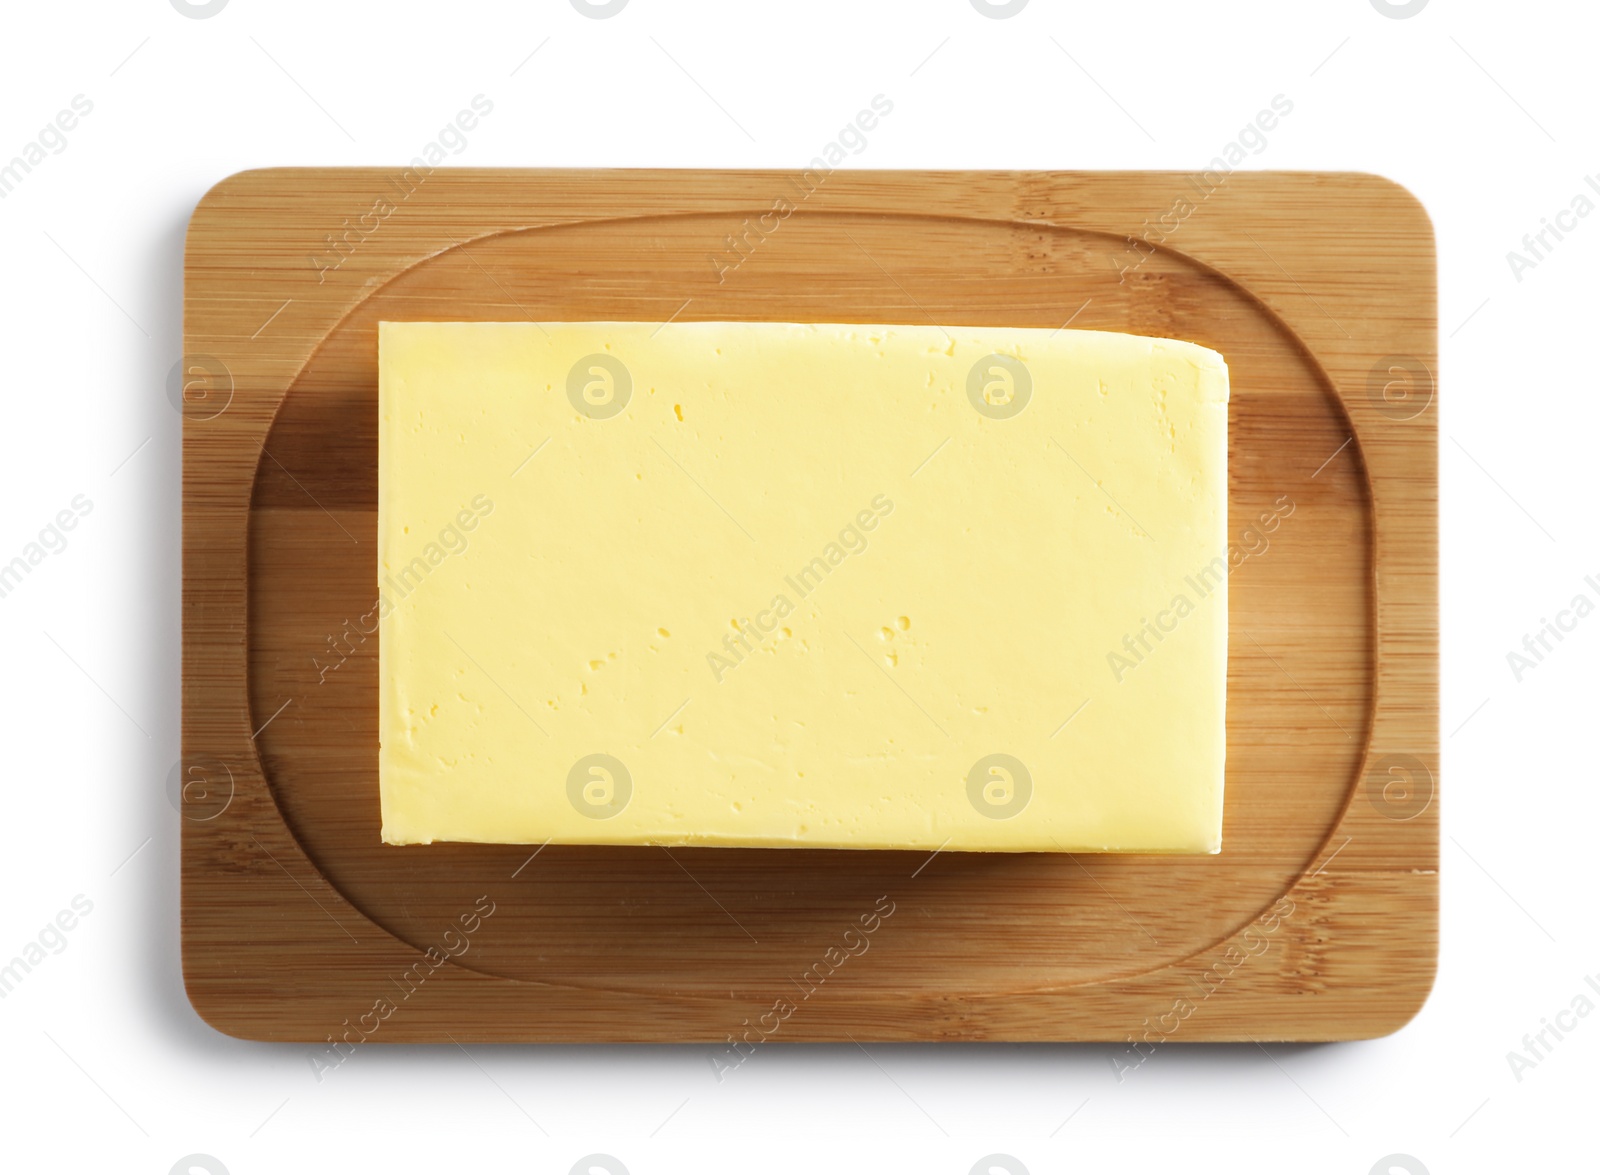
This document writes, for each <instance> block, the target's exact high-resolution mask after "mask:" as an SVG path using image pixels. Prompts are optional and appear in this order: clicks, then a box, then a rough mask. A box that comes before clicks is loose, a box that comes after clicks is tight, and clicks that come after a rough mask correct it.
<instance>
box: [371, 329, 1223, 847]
mask: <svg viewBox="0 0 1600 1175" xmlns="http://www.w3.org/2000/svg"><path fill="white" fill-rule="evenodd" d="M379 367H380V377H379V379H380V390H379V415H380V424H379V462H378V464H379V477H378V481H379V512H378V568H377V576H378V591H379V615H380V626H379V627H380V644H379V649H380V653H379V658H380V671H379V672H380V686H379V738H380V744H381V749H380V752H379V786H380V792H381V797H382V811H383V839H384V840H385V841H387V842H389V843H391V844H418V843H428V842H431V841H479V842H510V843H528V844H545V843H556V844H611V845H742V846H771V847H800V846H803V847H836V848H873V849H915V850H919V851H922V852H932V851H935V850H940V849H942V850H945V851H957V850H990V851H1013V852H1085V851H1088V852H1095V851H1104V852H1170V853H1215V852H1217V851H1219V849H1220V846H1221V836H1222V793H1223V753H1224V723H1223V714H1224V695H1225V689H1226V676H1227V619H1228V605H1227V582H1226V578H1227V563H1226V560H1227V544H1226V537H1225V532H1226V525H1227V482H1228V479H1227V432H1228V427H1227V424H1228V405H1227V400H1228V378H1227V368H1226V366H1225V364H1224V363H1223V360H1222V358H1221V357H1220V356H1219V355H1217V354H1216V353H1215V352H1213V351H1210V350H1207V349H1205V348H1203V347H1200V346H1196V345H1193V344H1189V343H1183V342H1173V341H1168V340H1163V339H1151V338H1142V337H1138V336H1133V335H1125V334H1116V333H1104V332H1092V331H1071V330H1044V329H1021V328H1002V327H957V326H951V327H938V326H867V325H855V326H851V325H821V324H811V325H797V324H785V323H740V322H697V323H678V322H672V323H667V324H665V325H662V324H659V323H632V322H607V323H597V322H560V323H558V322H542V323H533V322H505V323H430V322H385V323H383V324H381V326H380V328H379Z"/></svg>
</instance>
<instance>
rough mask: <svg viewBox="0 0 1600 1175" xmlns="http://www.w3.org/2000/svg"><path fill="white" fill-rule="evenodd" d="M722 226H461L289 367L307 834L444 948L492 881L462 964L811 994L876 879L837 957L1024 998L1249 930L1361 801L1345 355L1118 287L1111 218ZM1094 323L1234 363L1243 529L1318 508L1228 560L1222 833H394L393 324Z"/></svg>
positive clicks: (1362, 551)
mask: <svg viewBox="0 0 1600 1175" xmlns="http://www.w3.org/2000/svg"><path fill="white" fill-rule="evenodd" d="M727 219H728V218H727V217H726V216H720V217H715V218H707V217H701V216H680V217H663V218H650V219H648V220H645V221H638V220H624V221H603V222H594V223H587V224H582V225H567V226H552V227H548V228H539V229H529V230H522V231H515V232H509V233H504V234H500V235H496V236H492V237H487V238H480V239H477V240H474V241H470V242H468V243H466V244H465V245H463V246H459V247H456V248H452V249H448V250H446V251H444V252H442V253H439V254H437V255H435V256H433V257H430V258H428V259H426V260H424V261H422V262H419V263H418V264H416V265H414V266H412V267H411V268H409V269H408V270H406V271H405V272H404V273H402V274H401V275H399V276H398V277H396V278H395V279H393V280H392V281H390V282H388V283H386V284H385V285H383V286H382V287H380V288H378V289H377V290H375V291H374V292H373V293H372V294H371V295H370V296H369V297H368V298H367V299H366V300H365V301H363V302H362V303H361V304H360V305H359V306H357V307H356V308H355V309H354V310H353V311H352V312H351V313H350V314H349V315H348V316H347V317H346V318H345V319H344V320H343V321H342V322H341V323H340V324H339V325H338V326H337V327H336V328H335V329H334V330H333V331H332V332H330V334H329V335H328V336H327V338H326V339H324V340H323V342H322V343H321V344H320V345H319V346H318V348H317V349H316V351H315V352H314V353H313V355H312V357H311V359H310V360H309V361H308V362H307V364H306V366H305V367H304V369H303V370H302V371H301V372H300V373H299V375H298V376H297V378H296V380H295V381H294V383H293V385H292V386H291V388H290V390H289V392H288V394H287V395H286V397H285V399H284V401H283V404H282V406H281V408H280V410H279V412H278V415H277V417H276V419H275V421H274V424H273V428H272V431H271V433H270V435H269V437H268V440H267V451H268V452H269V453H270V454H271V457H272V460H263V461H262V462H261V465H260V468H259V470H258V473H257V479H256V485H255V490H254V494H253V498H252V508H251V517H250V559H249V567H250V604H249V616H250V633H249V679H250V698H251V706H252V711H253V716H254V722H253V728H254V727H255V726H259V725H260V724H261V723H262V722H263V721H265V719H266V718H267V717H268V716H269V715H271V714H272V713H273V711H274V710H276V709H277V708H278V707H279V706H280V705H281V704H282V701H283V699H284V698H285V697H293V698H296V699H298V700H299V703H300V704H299V705H297V706H296V708H295V710H294V713H293V715H292V716H291V715H285V718H289V719H290V720H289V721H284V720H282V719H280V720H278V721H275V722H273V723H271V724H270V725H268V726H267V728H266V730H264V731H263V732H262V734H261V736H260V738H259V739H258V743H257V745H258V748H259V751H260V754H261V758H262V763H263V765H264V767H265V770H266V774H267V777H268V780H269V781H270V784H271V787H272V791H273V795H274V798H275V800H276V802H277V804H278V806H279V808H280V810H281V811H282V813H283V815H284V818H285V821H286V823H287V824H288V826H289V828H290V829H291V831H292V832H293V833H294V835H295V836H296V837H297V839H298V840H299V842H300V843H301V845H302V846H303V847H304V849H305V851H306V853H307V855H308V856H309V857H310V859H311V860H312V861H314V862H315V863H316V865H317V867H318V868H319V869H320V870H321V871H322V872H323V874H324V875H325V876H326V877H327V878H328V880H329V881H330V882H331V883H332V884H333V885H334V886H335V887H337V888H338V889H339V890H340V892H342V893H343V894H344V895H345V896H346V897H347V898H348V899H349V900H350V902H351V903H352V904H353V905H355V906H356V907H357V908H358V909H360V910H361V911H362V912H363V913H364V914H365V915H366V916H368V917H369V918H371V919H372V920H373V921H374V922H376V923H377V924H379V925H380V926H382V927H384V928H385V929H387V930H388V931H390V932H391V933H393V934H395V935H396V936H398V937H399V938H401V939H403V940H405V941H406V942H408V943H411V944H412V945H414V946H415V947H417V948H418V949H419V950H423V949H427V948H428V947H430V946H437V945H439V944H440V943H441V939H442V936H443V934H444V933H445V931H446V930H447V929H448V928H449V927H450V926H451V925H452V924H453V923H454V920H455V919H456V917H457V916H458V915H460V914H463V913H465V912H467V911H470V910H471V909H472V907H473V904H474V902H475V900H476V899H477V898H478V897H479V896H480V895H483V894H487V895H489V896H490V897H492V898H493V899H494V901H495V902H496V905H497V910H496V913H495V916H494V917H493V918H492V919H489V920H488V921H486V922H484V923H483V926H482V928H481V930H480V932H479V933H478V934H475V935H474V936H473V938H472V946H471V950H470V953H469V954H468V955H466V956H465V957H463V958H462V959H461V960H460V963H461V964H462V965H464V966H469V967H472V968H474V969H477V970H480V971H483V972H486V973H489V974H494V975H500V976H505V977H509V978H515V979H524V980H537V981H541V982H545V983H553V984H559V985H562V986H570V987H576V988H605V989H609V990H618V991H638V992H649V993H653V994H663V993H673V994H681V995H684V996H688V997H692V996H695V995H702V996H705V997H707V998H726V996H727V993H729V992H737V993H740V994H742V995H750V996H755V997H761V996H763V995H767V996H771V997H773V998H775V997H776V996H778V995H781V994H783V993H784V992H785V991H786V990H792V981H793V980H794V979H795V978H796V977H798V976H800V975H801V974H802V973H804V972H806V971H807V969H808V968H809V967H811V966H812V964H813V963H815V962H817V961H818V960H819V959H820V958H821V957H822V955H823V952H825V951H827V950H828V949H829V948H830V947H834V946H838V945H840V943H841V941H842V936H843V934H844V932H845V931H846V930H847V929H848V928H850V927H851V926H853V925H856V924H857V921H858V919H859V918H860V917H861V916H863V915H866V914H869V913H870V912H871V911H872V910H873V908H874V905H875V903H876V902H877V901H878V899H879V897H880V896H888V897H889V898H890V899H891V900H892V901H894V902H895V914H894V915H893V916H891V917H890V918H889V919H887V920H886V921H885V922H884V923H883V925H882V927H881V928H880V929H879V930H878V932H877V933H875V934H874V935H873V936H872V940H871V941H872V952H873V956H874V960H873V963H872V965H871V966H870V967H868V966H851V965H847V966H845V967H844V968H842V969H841V970H840V973H839V976H838V980H837V981H838V982H843V983H848V984H851V985H856V986H858V989H859V990H882V991H885V992H892V991H901V992H903V991H907V990H919V991H925V992H936V993H951V994H957V993H961V992H980V991H981V992H984V993H988V994H991V995H992V994H995V993H1005V992H1016V993H1019V994H1021V993H1023V992H1028V991H1037V990H1044V989H1050V988H1059V987H1063V986H1067V985H1073V984H1083V983H1093V982H1101V981H1105V980H1109V979H1117V978H1127V977H1130V976H1133V975H1138V974H1143V973H1145V972H1148V971H1151V970H1154V969H1157V968H1160V967H1163V966H1166V965H1168V964H1171V963H1173V962H1176V961H1178V960H1180V959H1183V958H1186V957H1188V956H1190V955H1192V954H1194V953H1196V952H1198V951H1203V950H1205V949H1207V948H1208V947H1210V946H1211V945H1213V944H1215V943H1217V942H1218V941H1220V940H1221V939H1223V938H1226V937H1227V936H1229V935H1230V934H1232V933H1234V932H1235V931H1237V930H1238V929H1240V928H1241V927H1242V926H1244V925H1245V924H1246V923H1248V922H1249V921H1251V920H1252V919H1253V918H1254V917H1256V916H1257V915H1258V914H1259V913H1260V912H1261V911H1263V910H1264V909H1265V908H1267V907H1268V906H1270V905H1271V903H1272V902H1273V900H1274V899H1275V898H1276V897H1277V895H1278V894H1280V893H1282V892H1283V891H1284V890H1286V889H1287V888H1288V887H1289V885H1290V884H1291V883H1292V882H1293V881H1294V880H1295V878H1297V877H1298V876H1300V875H1301V874H1302V873H1303V872H1304V871H1305V870H1306V869H1307V868H1308V866H1309V865H1310V864H1311V863H1312V862H1313V860H1314V859H1315V858H1316V857H1317V856H1318V854H1319V851H1320V850H1321V849H1322V846H1323V845H1324V842H1325V841H1326V840H1327V836H1328V832H1329V830H1330V829H1331V827H1332V826H1333V825H1334V824H1335V822H1336V821H1337V820H1338V818H1339V815H1340V813H1341V812H1342V811H1343V809H1344V807H1345V805H1346V803H1347V802H1348V800H1349V796H1350V793H1351V789H1352V786H1353V783H1354V781H1355V777H1356V773H1357V770H1358V768H1359V765H1360V762H1361V759H1362V755H1363V753H1364V749H1365V745H1366V738H1367V730H1368V727H1369V719H1370V713H1371V706H1372V702H1373V696H1372V680H1373V665H1372V659H1373V655H1372V648H1373V614H1372V603H1371V549H1372V530H1371V504H1370V495H1369V492H1368V487H1367V484H1366V480H1365V475H1364V471H1363V468H1362V465H1361V462H1360V456H1359V450H1358V446H1357V445H1354V444H1351V445H1349V447H1348V448H1345V449H1344V451H1343V453H1342V454H1341V455H1340V456H1339V457H1338V458H1337V459H1336V460H1334V461H1332V462H1331V463H1328V464H1327V465H1326V466H1324V462H1325V461H1326V460H1327V458H1328V457H1329V456H1330V455H1332V454H1334V453H1335V452H1336V450H1338V449H1339V448H1340V446H1341V445H1343V444H1344V442H1345V441H1346V439H1347V438H1348V437H1349V436H1350V435H1351V434H1350V429H1349V424H1348V422H1347V420H1346V418H1345V416H1344V413H1343V409H1342V407H1341V406H1340V404H1339V403H1338V400H1337V397H1336V396H1335V394H1334V392H1333V390H1332V388H1331V385H1330V384H1329V381H1328V380H1327V378H1326V376H1325V375H1324V374H1323V373H1322V372H1321V370H1320V369H1319V368H1317V366H1316V365H1315V362H1314V361H1313V360H1312V359H1311V358H1310V357H1309V355H1308V353H1307V352H1306V350H1305V348H1304V347H1303V346H1302V345H1301V344H1300V342H1299V340H1298V339H1296V338H1295V337H1294V336H1293V335H1292V334H1291V333H1290V332H1289V331H1288V330H1287V328H1285V327H1284V326H1283V325H1282V324H1281V322H1279V321H1278V320H1277V319H1276V318H1275V317H1274V316H1273V315H1271V314H1270V312H1268V311H1267V310H1266V309H1265V308H1264V307H1263V306H1262V305H1261V304H1260V303H1259V302H1257V301H1256V300H1255V299H1254V298H1253V297H1251V296H1250V295H1249V294H1248V293H1247V292H1245V291H1243V290H1241V289H1239V288H1238V287H1237V286H1236V285H1234V284H1233V283H1231V282H1230V281H1228V280H1227V279H1226V278H1224V277H1222V276H1221V275H1218V274H1216V273H1214V272H1211V271H1210V270H1208V269H1206V268H1205V267H1203V266H1200V265H1198V264H1196V263H1194V262H1192V261H1190V260H1188V259H1187V258H1185V257H1183V256H1182V255H1181V254H1177V253H1174V252H1171V251H1158V252H1157V253H1155V254H1153V255H1152V256H1151V257H1150V258H1149V259H1148V260H1147V261H1146V262H1145V264H1143V265H1142V266H1140V267H1139V268H1138V270H1137V271H1135V272H1133V273H1131V274H1129V275H1128V278H1127V280H1126V281H1123V280H1120V279H1119V275H1118V273H1117V271H1116V270H1115V268H1113V267H1112V266H1111V265H1110V264H1109V263H1108V261H1107V259H1106V246H1105V242H1104V238H1102V237H1101V236H1100V235H1099V234H1092V233H1083V232H1078V231H1076V230H1071V229H1063V228H1054V227H1050V226H1045V225H1031V224H1030V225H1020V224H1014V223H1009V222H1001V221H979V220H960V219H952V218H919V217H906V216H882V217H879V216H873V217H862V216H852V215H837V214H821V213H807V212H805V211H801V212H799V213H796V214H795V215H794V216H792V217H791V218H790V219H789V220H788V221H786V222H784V225H783V228H782V230H781V231H780V232H777V233H775V234H773V235H772V236H770V237H769V238H767V239H766V240H765V241H764V242H763V243H762V244H761V245H760V246H759V248H758V250H757V251H756V252H754V253H753V254H752V256H751V257H750V259H749V260H748V261H747V262H745V263H744V264H743V265H741V266H740V267H739V269H738V270H736V271H734V272H733V273H729V274H725V275H724V280H722V281H718V280H717V273H716V270H715V269H714V268H713V266H712V265H711V264H710V263H709V261H708V260H707V244H708V241H712V240H714V239H715V237H714V234H713V233H712V231H711V230H710V229H709V228H708V224H709V223H718V224H721V223H725V222H726V221H727ZM686 300H687V305H685V302H686ZM1075 312H1076V313H1077V317H1076V318H1075V319H1074V320H1073V322H1072V326H1073V327H1074V328H1082V329H1103V330H1128V331H1133V332H1135V333H1140V334H1148V335H1164V336H1170V337H1174V338H1183V339H1189V340H1192V341H1194V342H1199V343H1203V344H1205V345H1207V346H1210V347H1213V348H1215V349H1216V350H1218V351H1220V352H1222V354H1223V355H1224V356H1225V357H1226V358H1227V360H1228V363H1229V367H1230V371H1231V373H1232V379H1233V399H1232V402H1231V405H1230V418H1229V509H1230V522H1229V534H1230V536H1231V537H1232V538H1233V539H1234V541H1235V542H1239V541H1240V539H1241V535H1242V533H1243V532H1244V531H1245V529H1246V527H1247V525H1248V524H1249V523H1250V522H1251V521H1253V520H1254V519H1255V518H1256V517H1257V516H1258V515H1259V514H1260V513H1263V512H1266V511H1269V510H1271V509H1273V506H1274V504H1275V503H1276V502H1277V501H1278V500H1279V499H1280V498H1284V497H1287V498H1288V499H1289V500H1290V501H1292V502H1293V503H1294V512H1293V514H1292V515H1289V516H1288V517H1286V518H1284V519H1283V520H1282V521H1281V523H1280V525H1279V526H1278V528H1277V530H1276V531H1274V532H1273V533H1272V534H1270V535H1266V536H1263V537H1264V538H1265V539H1266V540H1267V543H1268V545H1267V546H1266V548H1265V549H1263V550H1259V551H1258V552H1257V553H1256V554H1255V555H1253V556H1252V557H1250V558H1249V559H1247V560H1246V561H1245V562H1244V563H1243V564H1242V565H1241V566H1240V567H1239V568H1238V570H1237V571H1236V572H1235V573H1234V574H1233V575H1232V577H1231V579H1230V584H1229V588H1230V661H1229V698H1228V707H1229V719H1228V796H1227V813H1226V818H1225V823H1224V828H1223V837H1224V851H1223V853H1222V855H1221V856H1219V857H1209V858H1156V857H1149V856H1142V857H1141V856H1128V857H1120V856H1093V855H1080V856H1059V855H1024V856H1010V855H983V854H953V853H947V854H942V855H939V856H938V857H937V858H936V859H934V860H932V861H931V862H926V863H925V859H924V857H923V855H922V854H915V855H913V854H904V853H885V852H849V851H839V850H732V849H674V850H672V853H671V854H670V855H669V854H668V853H667V852H665V851H664V850H661V849H633V848H576V847H557V846H551V847H550V848H547V849H544V850H543V851H542V852H540V853H539V854H538V855H537V857H534V858H533V859H531V860H529V857H530V854H531V853H532V851H533V848H534V847H535V846H517V845H504V846H485V845H454V844H440V845H432V846H414V847H406V848H396V847H393V846H386V845H383V844H382V843H381V842H380V840H379V835H378V796H377V741H376V740H377V732H376V716H377V701H376V696H377V695H376V691H377V646H376V635H375V633H374V634H373V635H370V636H363V635H362V634H361V633H360V632H359V625H360V623H361V617H363V616H367V615H368V614H369V612H370V610H371V608H372V607H373V605H374V603H375V599H376V589H375V587H374V586H373V584H374V580H375V578H376V576H375V568H374V565H373V560H374V557H375V554H374V551H375V548H374V546H373V543H372V540H373V538H374V536H375V526H376V502H377V440H376V435H377V433H376V425H377V412H376V396H377V375H376V373H377V355H376V323H377V322H378V320H379V319H380V318H391V319H414V320H422V319H443V320H457V319H462V320H530V319H532V320H543V319H566V320H591V319H592V320H618V319H621V320H645V321H662V320H665V319H667V318H669V317H676V319H677V320H680V321H682V320H702V321H705V320H717V319H754V320H768V321H847V322H848V321H858V322H907V323H918V322H926V321H929V320H930V319H932V320H933V321H937V322H941V323H960V324H962V325H979V324H984V325H1018V326H1022V325H1025V326H1052V327H1053V326H1057V325H1060V324H1061V323H1062V322H1064V321H1065V320H1066V319H1067V318H1068V316H1069V315H1072V314H1073V313H1075ZM341 532H345V533H341ZM1250 545H1257V544H1256V543H1255V542H1254V541H1252V542H1251V543H1250ZM368 623H370V620H369V621H368ZM330 638H332V640H331V643H330ZM330 665H333V666H335V667H334V668H328V666H330ZM1070 708H1071V700H1066V704H1065V705H1064V708H1063V716H1065V714H1066V713H1067V711H1068V710H1070ZM919 867H920V871H918V872H917V874H916V876H915V877H912V876H911V874H912V873H913V871H915V870H919ZM514 874H515V876H513V875H514Z"/></svg>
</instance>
